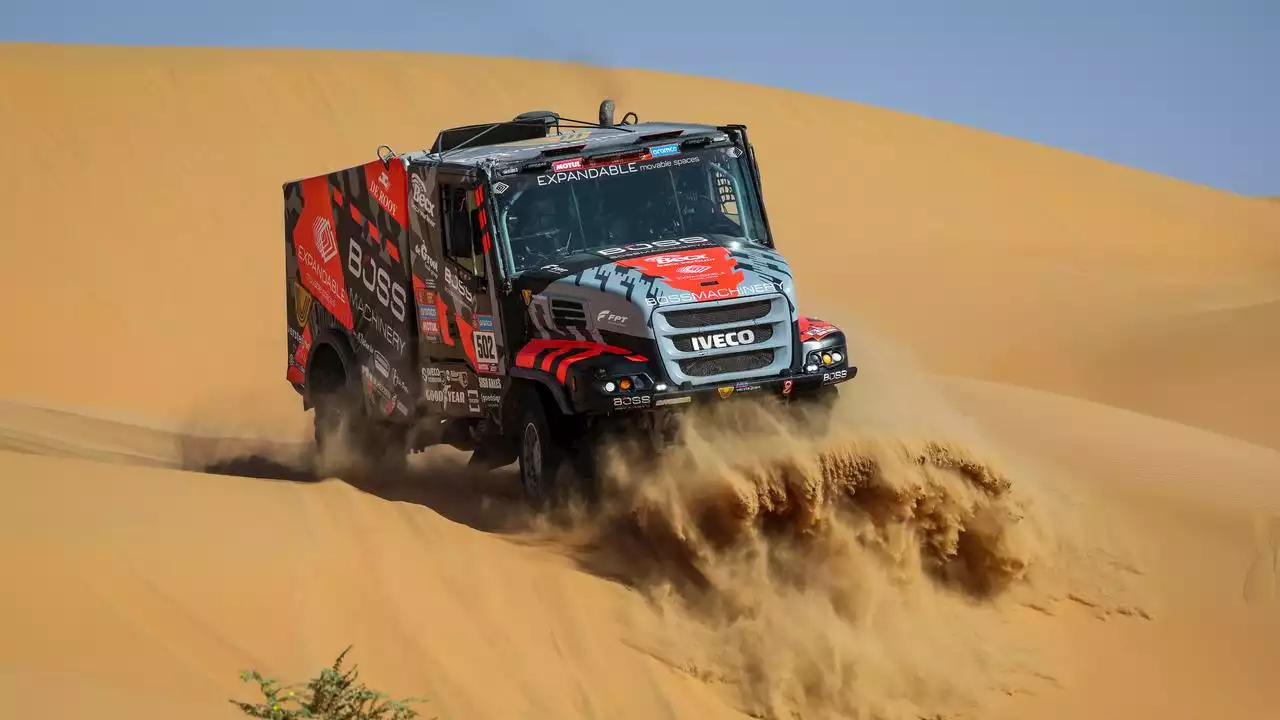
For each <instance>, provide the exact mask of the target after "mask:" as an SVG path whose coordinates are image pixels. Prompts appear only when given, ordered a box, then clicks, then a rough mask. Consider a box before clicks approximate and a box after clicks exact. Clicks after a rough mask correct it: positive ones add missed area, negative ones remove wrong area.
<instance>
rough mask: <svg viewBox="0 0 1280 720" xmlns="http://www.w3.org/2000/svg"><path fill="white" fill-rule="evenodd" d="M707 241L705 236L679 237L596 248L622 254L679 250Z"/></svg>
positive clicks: (608, 254)
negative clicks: (682, 247) (669, 249)
mask: <svg viewBox="0 0 1280 720" xmlns="http://www.w3.org/2000/svg"><path fill="white" fill-rule="evenodd" d="M707 242H710V241H709V240H707V239H706V238H704V237H687V238H678V239H676V240H655V241H654V242H651V243H632V244H630V245H623V246H622V247H611V248H603V249H601V250H596V252H598V253H600V254H601V255H606V256H612V255H622V254H624V253H629V252H638V251H640V252H643V251H649V250H666V249H668V248H671V249H676V250H678V249H680V247H681V246H687V245H703V244H706V243H707Z"/></svg>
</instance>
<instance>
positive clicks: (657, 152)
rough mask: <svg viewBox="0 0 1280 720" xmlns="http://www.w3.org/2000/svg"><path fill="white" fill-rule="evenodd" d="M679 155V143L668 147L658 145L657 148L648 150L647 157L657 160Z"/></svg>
mask: <svg viewBox="0 0 1280 720" xmlns="http://www.w3.org/2000/svg"><path fill="white" fill-rule="evenodd" d="M679 154H680V144H679V143H670V144H668V145H658V146H657V147H651V148H649V157H656V158H658V157H667V156H670V155H679Z"/></svg>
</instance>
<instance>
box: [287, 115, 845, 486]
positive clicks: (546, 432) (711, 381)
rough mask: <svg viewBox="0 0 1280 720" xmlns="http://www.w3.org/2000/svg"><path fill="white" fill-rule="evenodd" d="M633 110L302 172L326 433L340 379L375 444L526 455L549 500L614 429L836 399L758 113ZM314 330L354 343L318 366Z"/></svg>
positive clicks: (501, 126)
mask: <svg viewBox="0 0 1280 720" xmlns="http://www.w3.org/2000/svg"><path fill="white" fill-rule="evenodd" d="M632 116H633V114H631V113H629V114H628V118H630V117H632ZM628 118H624V120H623V122H622V123H614V122H613V118H612V103H611V102H610V101H607V100H606V101H605V103H602V105H601V108H600V118H599V122H594V123H585V122H582V121H573V120H565V119H563V118H561V117H560V116H558V115H556V114H555V113H550V112H534V113H526V114H524V115H521V116H518V117H517V118H515V119H513V120H512V121H507V122H497V123H487V124H482V125H473V126H467V127H463V128H452V129H449V130H446V131H444V132H441V133H440V134H439V135H438V136H437V138H436V141H435V143H434V144H433V145H432V146H431V147H430V148H429V149H426V150H422V151H417V152H411V153H406V154H403V155H399V154H395V153H393V152H390V151H389V149H388V151H387V152H386V153H385V155H384V154H383V153H382V149H380V155H379V159H378V160H376V161H371V162H369V163H365V164H363V165H361V166H356V167H353V168H349V169H347V170H344V171H340V172H338V173H333V174H330V175H329V176H321V177H319V178H311V179H308V180H304V181H297V182H295V183H292V184H286V186H285V191H286V217H287V221H286V226H287V228H286V229H287V232H286V237H287V239H288V240H287V241H288V242H289V244H290V248H291V252H290V254H289V258H290V259H291V260H292V263H291V266H290V272H291V273H292V275H291V277H290V282H291V283H292V286H293V288H294V292H292V293H291V295H290V297H291V298H292V300H291V308H290V321H291V326H290V381H291V382H293V383H294V386H295V387H296V388H298V390H299V392H301V393H302V394H303V398H304V406H307V407H310V406H311V405H315V406H316V408H317V442H318V443H323V442H324V441H325V437H324V436H325V433H326V432H328V431H327V430H325V429H324V428H332V427H333V426H334V423H335V422H336V417H337V416H336V415H334V412H338V411H331V408H333V407H334V406H335V403H334V402H332V400H333V399H334V398H336V397H343V398H345V402H346V405H345V407H347V408H349V409H348V410H346V411H343V412H345V415H342V412H338V414H339V415H342V417H345V418H347V419H348V420H349V419H351V418H357V419H358V421H359V422H358V423H357V424H359V425H362V426H368V427H373V426H377V427H379V428H381V432H380V433H378V434H377V437H378V438H380V440H378V441H376V442H379V443H381V445H382V448H379V451H382V450H383V449H385V448H386V447H390V450H386V452H389V453H391V454H392V455H395V454H399V455H401V456H402V455H403V451H404V450H412V449H421V448H422V447H425V446H428V445H432V444H437V443H447V444H451V445H454V446H455V447H458V448H461V449H465V450H471V451H472V452H473V457H472V461H473V462H475V463H478V464H481V465H484V466H488V467H497V466H500V465H504V464H509V463H510V462H513V461H518V462H519V463H520V466H521V479H522V483H523V484H524V487H525V490H526V493H527V495H528V496H529V498H530V500H532V501H535V502H538V503H541V502H546V501H548V500H551V499H554V496H556V495H557V493H558V492H559V490H560V489H563V488H560V486H559V485H558V481H556V480H555V478H554V476H555V475H556V470H558V468H559V467H560V466H561V465H563V464H566V463H567V464H570V465H572V466H573V467H574V468H575V469H576V470H578V475H580V476H590V475H591V474H592V470H591V466H592V464H591V462H590V460H591V455H592V451H593V450H594V448H595V447H596V445H597V443H598V441H599V439H600V438H602V437H604V436H605V434H607V433H608V432H611V431H626V432H636V431H638V432H643V433H647V434H649V435H650V436H651V437H652V438H653V439H654V440H655V441H657V442H658V443H659V444H661V443H663V442H664V441H669V440H670V439H671V433H672V429H673V427H674V425H673V423H672V420H673V419H677V418H678V417H679V414H680V411H682V410H684V409H686V408H688V407H691V406H693V405H694V404H699V403H707V402H713V403H721V402H732V401H736V400H738V399H740V398H750V397H752V396H760V395H771V396H774V397H776V398H779V399H782V400H784V401H787V402H792V401H805V400H811V401H816V402H817V403H818V404H819V405H829V403H830V401H831V400H833V399H834V394H835V392H836V386H837V385H838V384H839V383H842V382H845V381H847V380H849V379H852V378H853V377H854V376H855V375H856V372H857V369H856V367H854V366H852V365H851V364H850V363H849V359H848V348H847V343H846V340H845V337H844V334H843V333H842V332H841V331H840V330H839V329H838V328H836V327H835V326H833V325H831V324H830V323H827V322H824V321H822V320H819V319H816V318H810V317H806V316H804V315H802V314H801V313H800V312H799V309H798V307H797V303H796V299H795V293H794V287H793V280H792V276H791V272H790V269H789V267H788V265H787V263H786V260H785V259H784V258H783V257H782V255H781V254H780V253H779V252H778V251H777V249H776V247H775V245H774V239H773V235H772V232H771V230H770V227H769V222H768V215H767V212H766V210H765V205H764V202H763V195H762V190H761V181H760V173H759V168H758V166H757V163H756V160H755V154H754V151H753V149H752V146H751V144H750V142H749V141H748V137H747V130H746V128H745V127H744V126H741V125H724V126H711V125H697V124H683V123H682V124H677V123H639V122H636V121H628ZM307 183H311V185H310V186H309V187H308V186H306V184H307ZM308 195H309V196H310V197H311V200H310V201H308V200H307V199H306V196H308ZM308 205H310V206H311V209H312V212H311V214H310V215H308V213H307V212H306V208H307V207H308ZM291 206H292V207H293V208H294V212H293V214H292V215H290V210H289V208H290V207H291ZM299 228H301V230H299ZM326 229H327V230H328V232H329V233H330V235H332V236H333V237H332V238H330V237H329V236H327V235H325V231H326ZM308 245H309V247H306V246H308ZM335 255H341V267H336V266H335V262H333V261H334V260H335V257H334V256H335ZM326 263H328V264H326ZM320 271H327V272H323V273H322V272H320ZM326 275H338V276H340V277H338V278H337V281H333V280H332V279H331V278H328V277H326ZM304 296H305V297H304ZM310 297H315V298H316V299H318V300H320V302H318V303H315V302H311V301H310V299H309V298H310ZM302 304H306V305H307V307H306V311H307V313H319V314H320V315H323V317H319V316H317V317H316V318H314V319H312V320H311V321H310V323H311V324H310V325H308V327H314V328H315V329H317V330H321V331H323V332H322V333H321V334H322V335H323V337H317V336H311V335H306V333H307V332H309V331H308V329H307V328H304V327H299V326H297V323H296V322H295V321H297V320H300V319H302V318H303V315H302V314H300V313H301V310H302V308H301V305H302ZM326 311H327V312H326ZM317 320H318V322H317ZM343 343H345V347H343V346H342V345H343ZM318 345H325V346H327V345H336V346H338V347H337V349H336V350H334V351H333V352H331V353H330V355H336V356H337V357H336V358H334V357H329V359H327V360H325V359H324V357H322V358H321V363H320V367H321V369H320V370H317V369H316V368H317V361H316V356H315V352H316V348H317V346H318ZM337 365H341V366H342V369H341V371H340V372H339V371H338V370H336V369H335V366H337ZM326 367H327V369H325V368H326ZM357 383H358V384H357ZM317 388H318V389H319V390H318V391H317ZM322 405H323V406H324V407H321V406H322ZM322 415H323V416H325V417H326V418H328V420H323V421H322ZM388 438H389V439H390V440H388Z"/></svg>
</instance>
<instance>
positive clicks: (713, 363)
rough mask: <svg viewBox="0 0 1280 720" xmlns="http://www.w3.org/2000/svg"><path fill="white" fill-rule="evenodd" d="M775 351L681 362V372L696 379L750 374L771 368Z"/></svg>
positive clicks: (766, 350)
mask: <svg viewBox="0 0 1280 720" xmlns="http://www.w3.org/2000/svg"><path fill="white" fill-rule="evenodd" d="M773 354H774V353H773V350H772V349H765V350H752V351H750V352H744V353H738V354H736V355H712V356H710V357H701V358H692V359H690V360H681V361H680V370H682V371H683V372H684V373H685V374H686V375H690V376H692V377H696V378H707V377H714V376H717V375H728V374H729V373H740V372H749V371H751V370H759V369H760V368H766V367H769V364H770V363H772V362H773Z"/></svg>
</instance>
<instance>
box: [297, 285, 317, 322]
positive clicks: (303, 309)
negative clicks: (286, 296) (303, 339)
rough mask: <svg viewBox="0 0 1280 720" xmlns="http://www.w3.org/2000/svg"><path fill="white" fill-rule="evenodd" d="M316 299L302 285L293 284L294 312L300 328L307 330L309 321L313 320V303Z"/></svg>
mask: <svg viewBox="0 0 1280 720" xmlns="http://www.w3.org/2000/svg"><path fill="white" fill-rule="evenodd" d="M313 299H314V298H313V297H312V295H311V293H309V292H307V289H306V288H304V287H303V286H302V283H300V282H297V281H295V282H294V283H293V312H294V319H295V320H297V321H298V327H300V328H304V329H305V328H306V327H307V321H308V320H310V319H311V302H312V300H313Z"/></svg>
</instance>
